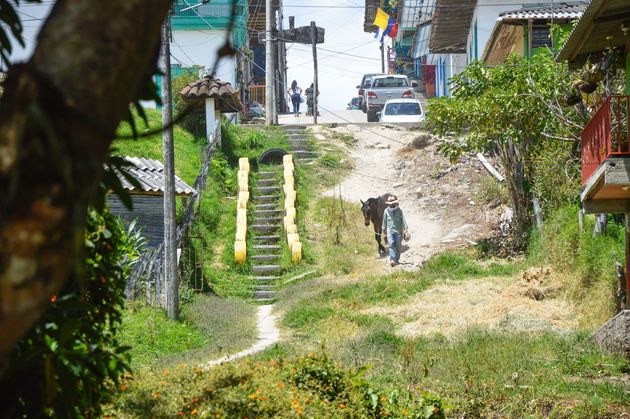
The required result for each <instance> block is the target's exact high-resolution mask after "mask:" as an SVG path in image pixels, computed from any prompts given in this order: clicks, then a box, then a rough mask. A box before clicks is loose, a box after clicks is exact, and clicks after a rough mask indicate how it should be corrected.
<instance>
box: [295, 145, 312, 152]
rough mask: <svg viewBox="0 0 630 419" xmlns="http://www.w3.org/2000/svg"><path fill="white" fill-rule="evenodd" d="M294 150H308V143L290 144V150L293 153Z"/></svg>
mask: <svg viewBox="0 0 630 419" xmlns="http://www.w3.org/2000/svg"><path fill="white" fill-rule="evenodd" d="M296 151H308V144H304V145H295V144H291V152H292V153H295V152H296Z"/></svg>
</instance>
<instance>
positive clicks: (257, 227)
mask: <svg viewBox="0 0 630 419" xmlns="http://www.w3.org/2000/svg"><path fill="white" fill-rule="evenodd" d="M279 229H280V226H278V225H273V224H254V225H252V230H253V231H255V232H261V233H273V232H275V231H278V230H279Z"/></svg>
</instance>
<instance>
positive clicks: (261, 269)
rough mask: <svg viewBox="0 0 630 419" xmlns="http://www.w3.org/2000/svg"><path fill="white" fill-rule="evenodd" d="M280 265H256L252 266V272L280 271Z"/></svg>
mask: <svg viewBox="0 0 630 419" xmlns="http://www.w3.org/2000/svg"><path fill="white" fill-rule="evenodd" d="M280 269H281V266H280V265H254V266H252V272H255V273H257V274H259V273H267V272H278V271H280Z"/></svg>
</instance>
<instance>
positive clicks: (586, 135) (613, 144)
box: [557, 0, 630, 213]
mask: <svg viewBox="0 0 630 419" xmlns="http://www.w3.org/2000/svg"><path fill="white" fill-rule="evenodd" d="M609 48H614V50H612V49H610V50H609ZM610 57H613V59H614V60H615V61H617V65H618V66H620V67H621V68H624V67H625V69H626V83H625V95H619V96H611V97H607V98H605V99H604V101H603V103H602V105H601V106H600V107H599V109H598V110H597V112H596V113H595V114H594V115H593V117H592V118H591V120H590V121H589V123H588V124H587V125H586V127H584V130H583V131H582V135H581V138H582V140H581V141H582V144H581V150H582V189H583V190H582V195H581V199H582V206H583V208H584V210H585V211H586V212H588V213H621V212H623V213H625V212H630V159H628V157H630V146H629V144H628V141H629V140H630V130H628V125H627V121H628V116H629V112H628V109H629V105H630V5H628V4H627V2H626V1H624V0H612V1H607V0H592V1H591V3H590V4H589V5H588V7H587V8H586V9H585V10H584V14H583V15H582V18H581V19H580V20H579V22H578V23H577V25H576V26H575V28H574V29H573V31H572V32H571V35H570V36H569V38H568V39H567V41H566V43H565V44H564V46H563V47H562V49H561V50H560V52H559V53H558V56H557V60H560V61H565V60H566V61H568V63H569V67H570V68H574V69H575V68H577V67H580V66H581V65H583V64H584V63H585V62H586V61H587V60H588V61H590V62H591V63H594V64H596V67H598V66H602V65H608V66H611V65H612V64H613V63H612V62H610ZM606 63H608V64H606ZM593 77H597V75H596V74H595V75H593Z"/></svg>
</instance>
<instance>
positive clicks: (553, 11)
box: [497, 1, 587, 21]
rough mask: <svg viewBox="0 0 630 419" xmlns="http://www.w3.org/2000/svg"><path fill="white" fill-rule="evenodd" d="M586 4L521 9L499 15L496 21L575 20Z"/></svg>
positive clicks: (577, 3) (558, 4)
mask: <svg viewBox="0 0 630 419" xmlns="http://www.w3.org/2000/svg"><path fill="white" fill-rule="evenodd" d="M586 5H587V2H585V1H580V2H576V3H555V4H554V5H553V8H552V7H551V6H546V7H535V8H531V7H530V8H522V9H517V10H510V11H507V12H503V13H499V18H498V19H497V20H500V21H501V20H526V19H544V20H547V19H551V18H552V17H553V18H554V19H577V18H579V17H580V16H582V13H583V12H584V9H586Z"/></svg>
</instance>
